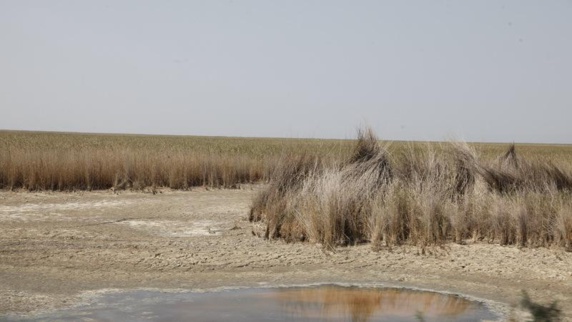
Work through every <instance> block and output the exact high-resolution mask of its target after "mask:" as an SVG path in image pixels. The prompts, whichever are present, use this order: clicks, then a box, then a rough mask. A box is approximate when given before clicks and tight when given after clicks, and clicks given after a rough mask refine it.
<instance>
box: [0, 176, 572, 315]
mask: <svg viewBox="0 0 572 322" xmlns="http://www.w3.org/2000/svg"><path fill="white" fill-rule="evenodd" d="M257 189H258V187H257V186H253V187H248V188H247V189H242V190H210V191H207V190H206V189H194V190H192V191H187V192H181V191H163V193H161V194H157V195H152V194H144V193H132V192H123V193H119V194H114V193H112V192H109V191H105V192H89V193H54V192H49V193H22V192H18V193H14V192H0V201H2V205H0V236H3V237H1V238H0V316H1V315H6V314H8V316H14V314H16V313H18V312H20V313H23V314H27V313H30V312H34V311H37V310H54V309H58V308H62V307H69V306H70V305H72V304H73V303H74V302H76V301H78V300H81V298H82V297H84V296H86V294H87V295H89V294H93V293H95V294H98V292H101V290H104V289H120V290H122V291H124V290H136V289H159V290H161V289H162V290H168V289H171V290H172V289H184V290H198V289H203V290H205V289H206V290H214V289H217V288H220V287H227V288H244V287H254V288H256V287H260V286H261V285H262V286H264V287H267V286H268V287H271V286H273V285H307V284H316V283H318V284H324V283H325V284H345V285H356V284H360V285H390V286H395V287H405V288H413V289H415V288H417V289H424V290H432V291H437V292H441V293H450V294H464V295H466V296H469V297H472V298H480V299H484V300H487V301H490V302H491V303H501V304H499V305H500V306H503V307H504V308H505V310H508V309H510V305H511V304H515V303H518V300H519V297H520V294H521V293H520V292H521V290H522V289H524V290H526V291H528V292H529V294H530V296H531V298H532V299H533V300H534V301H535V302H540V303H543V304H545V303H549V302H551V301H553V300H557V301H558V303H559V306H560V307H561V308H562V309H563V312H564V315H565V318H564V321H570V320H571V319H572V317H571V313H572V253H569V252H565V251H564V250H561V249H548V248H524V249H519V248H517V247H513V246H499V245H495V244H484V243H476V244H471V243H470V244H468V245H457V244H447V245H444V246H443V247H439V246H432V247H429V248H427V250H428V251H429V252H428V253H427V254H425V255H421V254H420V252H419V248H417V247H413V246H400V247H394V248H391V249H385V248H384V249H381V250H379V251H374V250H372V247H371V245H367V244H366V245H359V246H347V247H339V248H336V251H335V252H333V253H330V252H324V251H323V250H322V249H321V248H320V247H319V246H317V245H312V244H307V243H293V244H287V243H285V242H283V241H268V240H264V239H261V238H258V237H255V236H253V235H252V230H253V224H252V223H250V222H248V221H247V220H246V217H247V214H248V209H249V206H250V202H251V198H252V196H253V195H254V194H255V192H256V191H257ZM98 290H99V291H98Z"/></svg>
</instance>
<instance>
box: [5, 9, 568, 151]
mask: <svg viewBox="0 0 572 322" xmlns="http://www.w3.org/2000/svg"><path fill="white" fill-rule="evenodd" d="M0 53H1V54H0V57H1V59H0V111H1V117H0V129H21V130H49V131H80V132H119V133H150V134H154V133H157V134H189V135H224V136H272V137H319V138H352V137H354V136H355V130H356V128H357V127H358V126H360V125H363V124H368V125H370V126H371V127H373V128H374V129H375V130H376V131H377V133H378V134H379V135H380V136H381V137H382V138H385V139H398V140H443V139H448V138H451V137H454V138H457V139H464V140H467V141H496V142H512V141H514V142H552V143H572V126H570V123H571V121H572V0H561V1H540V0H538V1H526V0H514V1H498V0H494V1H493V0H490V1H486V0H475V1H425V0H423V1H402V0H400V1H326V0H324V1H238V0H236V1H212V0H209V1H140V0H134V1H127V0H113V1H100V0H98V1H75V0H70V1H57V0H50V1H39V0H38V1H22V0H14V1H7V0H0Z"/></svg>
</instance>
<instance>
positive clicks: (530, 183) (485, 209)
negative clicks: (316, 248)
mask: <svg viewBox="0 0 572 322" xmlns="http://www.w3.org/2000/svg"><path fill="white" fill-rule="evenodd" d="M434 147H435V145H427V146H424V147H420V146H414V145H410V146H409V147H408V148H406V149H402V150H400V151H398V152H397V153H394V154H390V153H389V152H388V150H387V149H386V148H383V147H382V145H381V144H380V143H379V141H378V140H377V138H376V137H375V135H374V134H373V132H371V131H370V130H366V131H361V132H359V134H358V140H357V143H356V147H355V149H354V153H353V154H352V155H351V156H350V157H349V158H348V160H347V161H346V162H341V163H334V164H328V165H326V164H325V163H323V162H320V161H318V160H311V162H308V160H306V161H302V160H300V159H299V160H294V161H290V162H286V163H285V164H284V166H283V169H282V170H281V171H278V172H277V174H276V175H275V176H274V179H273V181H272V182H271V184H270V187H269V188H268V189H266V190H264V191H262V192H261V193H260V194H259V195H258V197H257V198H256V199H255V201H254V204H253V207H252V211H251V216H250V220H251V221H263V222H264V223H265V224H266V225H267V233H266V237H267V238H283V239H285V240H287V241H306V240H308V241H310V242H314V243H321V244H323V245H324V246H325V247H328V248H331V247H335V246H338V245H351V244H357V243H362V242H371V243H372V244H373V245H374V247H380V246H384V245H385V246H392V245H400V244H404V243H409V244H414V245H418V246H421V247H423V248H424V247H426V246H428V245H441V244H443V243H446V242H451V241H452V242H457V243H466V242H468V241H470V240H472V241H487V242H497V243H500V244H502V245H518V246H519V247H538V246H545V247H550V246H563V247H566V248H569V247H570V244H571V243H572V239H571V238H572V231H571V228H572V225H571V224H572V203H571V202H570V200H572V198H571V195H570V190H569V189H570V188H569V180H570V176H569V175H568V174H567V172H566V171H565V170H564V168H563V167H561V166H560V167H556V166H554V165H553V164H552V163H546V162H544V163H542V162H541V161H538V160H534V161H530V160H529V159H528V158H524V157H523V156H520V155H519V154H517V151H516V147H515V146H514V145H512V146H510V148H509V150H508V151H507V152H506V153H504V154H503V155H502V156H501V157H500V158H497V159H496V160H492V161H480V159H479V156H478V154H477V152H476V151H475V150H474V149H472V148H471V147H469V146H468V145H466V144H462V143H453V144H451V145H450V146H448V147H437V148H434ZM546 164H548V165H546Z"/></svg>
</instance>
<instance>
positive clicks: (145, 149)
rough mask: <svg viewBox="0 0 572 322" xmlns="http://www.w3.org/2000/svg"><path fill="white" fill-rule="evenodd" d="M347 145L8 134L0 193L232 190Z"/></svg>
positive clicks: (2, 137)
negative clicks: (293, 158)
mask: <svg viewBox="0 0 572 322" xmlns="http://www.w3.org/2000/svg"><path fill="white" fill-rule="evenodd" d="M347 143H349V141H342V140H308V139H299V140H291V139H264V138H260V139H255V138H225V137H192V136H186V137H185V136H148V135H105V134H74V133H53V132H52V133H50V132H17V131H0V189H10V190H16V189H26V190H57V191H62V190H63V191H70V190H97V189H109V188H114V189H135V190H142V189H145V188H152V189H154V188H159V187H168V188H172V189H188V188H190V187H193V186H208V187H224V188H229V187H235V186H236V185H237V184H242V183H254V182H260V181H265V180H267V179H268V178H269V177H270V174H271V173H273V171H274V170H273V169H274V168H275V167H276V165H277V164H279V162H280V160H281V159H282V157H283V156H284V155H287V154H289V153H294V151H295V153H297V154H307V155H309V156H312V155H318V154H320V155H325V154H328V155H333V156H336V155H339V154H340V153H344V152H343V151H345V150H346V149H347V148H346V147H349V146H350V145H348V144H347Z"/></svg>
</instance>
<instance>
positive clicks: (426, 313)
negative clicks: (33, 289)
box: [33, 285, 498, 322]
mask: <svg viewBox="0 0 572 322" xmlns="http://www.w3.org/2000/svg"><path fill="white" fill-rule="evenodd" d="M497 318H498V317H497V316H496V315H495V314H494V313H492V312H491V311H490V310H489V309H488V308H487V307H486V306H485V305H484V304H483V303H480V302H475V301H470V300H468V299H465V298H463V297H460V296H457V295H448V294H441V293H434V292H425V291H416V290H408V289H397V288H372V287H348V286H337V285H322V286H312V287H283V288H255V289H238V290H226V291H219V292H204V293H197V292H178V293H165V292H159V291H130V292H123V293H109V294H105V295H103V296H101V297H98V298H97V300H96V301H94V302H93V303H91V304H89V305H85V306H80V307H76V308H73V309H68V310H65V311H59V312H56V313H50V314H49V315H43V316H38V317H36V318H34V319H33V320H35V321H44V320H45V321H53V320H58V321H165V322H167V321H249V322H250V321H300V320H301V321H482V320H496V319H497Z"/></svg>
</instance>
